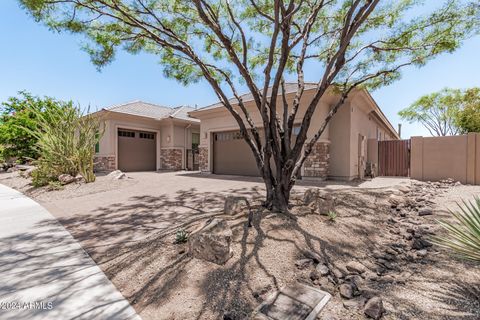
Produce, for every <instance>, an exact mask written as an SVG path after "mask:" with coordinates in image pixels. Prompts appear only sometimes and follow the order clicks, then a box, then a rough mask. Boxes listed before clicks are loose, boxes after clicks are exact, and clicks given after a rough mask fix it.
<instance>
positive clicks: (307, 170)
mask: <svg viewBox="0 0 480 320" xmlns="http://www.w3.org/2000/svg"><path fill="white" fill-rule="evenodd" d="M328 146H329V143H328V142H317V143H315V145H314V146H313V149H312V152H311V153H310V155H309V156H308V157H307V159H306V160H305V162H304V164H303V168H304V173H303V176H304V177H312V178H320V179H326V178H327V176H328V165H329V159H330V153H329V147H328Z"/></svg>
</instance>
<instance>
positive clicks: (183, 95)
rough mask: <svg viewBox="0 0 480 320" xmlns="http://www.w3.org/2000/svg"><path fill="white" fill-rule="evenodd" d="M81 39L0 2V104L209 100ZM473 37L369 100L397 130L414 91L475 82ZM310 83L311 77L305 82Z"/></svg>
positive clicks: (205, 90)
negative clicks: (102, 55)
mask: <svg viewBox="0 0 480 320" xmlns="http://www.w3.org/2000/svg"><path fill="white" fill-rule="evenodd" d="M81 42H82V38H81V37H77V36H72V35H71V34H68V33H61V34H58V33H54V32H51V31H49V30H48V29H47V28H46V27H44V26H42V25H40V24H38V23H35V22H34V21H33V19H32V18H31V17H29V16H28V15H27V14H26V13H25V12H24V11H23V10H22V9H21V8H20V7H19V6H18V3H17V1H15V0H1V1H0V101H5V100H6V99H7V98H8V97H10V96H13V95H16V93H17V92H18V91H20V90H27V91H29V92H31V93H33V94H35V95H48V96H52V97H56V98H59V99H65V100H70V99H71V100H73V101H76V102H78V103H80V104H81V105H82V106H87V105H90V106H91V108H92V109H97V108H102V107H106V106H109V105H112V104H118V103H122V102H128V101H132V100H144V101H147V102H153V103H158V104H162V105H168V106H177V105H191V106H194V105H195V104H197V105H198V106H199V107H202V106H205V105H208V104H210V103H214V102H215V101H216V96H215V94H214V93H213V91H212V89H210V87H209V85H208V84H207V83H206V82H201V83H197V84H194V85H190V86H188V87H184V86H182V85H181V84H179V83H177V82H176V81H174V80H169V79H165V78H164V77H163V74H162V71H161V66H160V65H159V64H158V62H157V60H156V58H155V57H154V56H150V55H145V54H140V55H134V56H132V55H129V54H126V53H120V54H119V55H118V56H117V59H116V60H115V61H114V62H113V63H112V64H111V65H109V66H107V67H105V68H104V69H103V70H102V71H101V72H98V71H97V70H96V69H95V67H94V66H93V65H92V64H91V63H90V59H89V56H88V55H87V54H86V53H85V52H83V51H82V50H80V44H81ZM479 53H480V37H476V38H473V39H470V40H468V41H467V42H466V43H465V44H464V46H463V47H462V48H461V49H460V50H458V51H456V52H455V53H453V54H445V55H442V56H440V57H438V58H437V59H436V60H434V61H432V62H430V63H429V64H428V65H427V66H425V67H423V68H421V69H417V68H410V69H406V70H404V72H403V77H402V79H401V80H400V81H397V82H396V83H394V84H392V85H390V86H388V87H384V88H382V89H380V90H377V91H375V92H373V93H372V95H373V97H374V98H375V100H376V101H377V103H378V104H379V106H380V107H381V108H382V110H383V111H384V113H385V114H386V115H387V117H388V119H389V120H390V121H391V123H392V124H393V125H394V127H397V124H398V123H399V122H401V121H400V119H399V118H398V116H397V112H398V111H399V110H400V109H402V108H404V107H406V106H408V105H409V104H410V103H412V102H413V101H415V100H416V99H417V98H418V97H420V96H421V95H424V94H427V93H430V92H433V91H437V90H440V89H442V88H444V87H452V88H467V87H473V86H480V76H479V75H480V60H479ZM309 80H313V79H309ZM402 130H403V133H402V136H403V137H410V136H413V135H424V136H427V135H428V132H427V131H426V130H425V129H423V128H422V127H421V126H420V125H418V124H408V123H403V129H402Z"/></svg>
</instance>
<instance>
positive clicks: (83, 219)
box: [0, 173, 480, 320]
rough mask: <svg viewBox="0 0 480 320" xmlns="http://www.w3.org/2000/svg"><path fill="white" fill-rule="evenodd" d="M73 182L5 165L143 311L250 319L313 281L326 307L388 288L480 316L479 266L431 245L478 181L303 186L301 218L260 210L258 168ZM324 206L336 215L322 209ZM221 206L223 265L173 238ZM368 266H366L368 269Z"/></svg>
mask: <svg viewBox="0 0 480 320" xmlns="http://www.w3.org/2000/svg"><path fill="white" fill-rule="evenodd" d="M127 176H128V179H124V180H118V181H112V180H110V179H108V178H107V177H99V178H98V180H97V182H95V183H93V184H88V185H85V184H79V185H72V186H70V185H69V186H67V187H66V188H65V189H64V190H60V191H51V192H46V191H45V190H33V189H31V188H30V187H29V186H28V180H25V179H23V178H20V177H18V176H15V174H0V183H2V184H6V185H9V186H12V187H14V188H16V189H19V190H21V191H22V192H24V193H26V194H28V195H29V196H31V197H33V198H34V199H37V200H38V201H40V202H41V203H42V204H43V205H45V206H46V207H47V208H48V209H49V210H50V211H52V213H53V214H54V215H56V216H57V218H58V219H59V221H60V222H61V223H62V224H63V225H64V226H65V227H66V228H67V229H68V230H69V231H70V232H71V233H72V235H73V236H74V237H75V238H76V239H77V240H78V241H80V243H81V244H82V246H83V247H84V248H85V250H86V251H87V252H88V253H89V254H90V256H92V258H93V259H94V260H95V262H96V263H97V264H98V265H99V266H100V267H101V268H102V270H103V271H104V272H105V273H106V274H107V276H108V277H109V278H110V279H111V280H112V282H113V283H114V284H115V285H116V286H117V288H118V289H119V290H120V291H121V292H122V294H123V295H124V296H125V297H126V298H127V299H128V300H129V301H130V302H131V304H132V305H133V306H134V307H135V309H136V310H137V312H139V314H140V315H141V317H142V318H143V319H147V320H149V319H152V320H153V319H222V318H223V319H245V318H247V317H248V315H249V314H250V313H251V311H252V310H253V309H254V308H255V307H256V306H257V305H258V304H259V303H261V302H262V301H263V300H264V299H266V297H267V296H268V295H269V294H271V293H272V292H274V291H276V290H278V289H279V288H281V287H283V286H285V285H288V284H291V283H294V282H298V281H300V282H304V283H308V284H309V285H313V286H316V287H319V288H321V289H323V290H326V291H328V292H330V293H331V294H332V295H333V297H332V300H331V301H330V302H329V303H328V304H327V306H326V307H325V309H324V310H323V312H322V313H321V314H320V318H321V319H339V320H340V319H364V318H365V314H364V308H365V304H366V303H367V301H368V300H369V299H370V298H372V297H380V299H381V300H382V302H383V306H384V309H385V312H384V313H383V319H472V320H473V319H479V318H480V289H479V288H480V272H479V267H478V266H475V265H473V264H470V263H466V262H464V261H461V260H458V259H456V258H454V257H452V256H451V255H449V254H448V253H447V252H445V251H444V250H443V249H440V248H438V247H436V246H431V244H430V241H429V239H430V237H431V236H432V235H433V234H441V232H442V230H440V229H439V227H438V226H437V224H436V222H435V219H449V218H450V217H449V215H448V212H447V208H450V209H454V208H455V206H456V202H458V201H460V200H462V199H471V198H473V196H475V195H479V194H480V187H479V186H464V185H458V184H455V183H453V182H450V181H447V182H445V183H422V182H417V181H410V180H408V179H393V178H392V179H390V178H380V179H374V180H372V181H369V182H366V183H351V184H345V183H339V184H336V183H332V182H328V181H327V182H325V183H320V184H318V185H317V186H316V187H317V188H318V190H320V191H318V195H317V193H315V192H317V191H315V192H314V194H315V196H314V197H313V198H314V200H313V202H312V203H314V204H315V205H312V204H307V202H308V201H306V199H305V197H306V194H308V193H309V192H310V193H311V191H308V190H309V189H310V188H311V186H308V184H304V183H302V185H301V186H299V187H297V188H296V189H295V193H294V196H293V201H292V202H293V204H294V206H293V208H292V212H293V213H294V214H295V216H296V217H297V220H296V221H293V220H291V219H286V218H284V217H282V216H281V215H278V214H275V213H270V212H267V211H264V210H262V209H261V208H260V207H259V206H258V203H259V200H260V199H261V198H262V196H263V189H262V186H261V182H260V181H259V180H257V179H243V178H240V179H239V178H234V177H223V178H222V177H209V176H201V175H196V174H187V173H181V174H178V173H165V174H156V173H135V174H128V175H127ZM229 194H235V195H243V196H246V197H248V198H249V199H251V200H252V203H253V204H254V210H255V213H256V214H255V218H254V221H253V226H252V227H251V228H248V227H247V224H246V221H247V214H246V212H242V213H240V214H236V215H225V214H224V213H223V210H222V209H223V203H224V199H225V196H226V195H229ZM322 206H326V207H328V208H329V209H330V206H331V208H332V210H334V211H335V213H336V217H335V218H332V217H331V216H330V217H329V216H328V215H325V213H326V210H325V208H326V207H325V208H323V207H322ZM212 217H220V218H224V219H226V220H227V221H228V224H229V226H230V228H231V229H232V231H233V243H232V247H233V256H232V258H230V260H228V261H227V263H226V264H225V265H223V266H219V265H215V264H213V263H210V262H206V261H202V260H198V259H193V258H191V257H190V256H189V255H188V254H187V253H186V250H185V245H176V244H174V239H175V232H176V231H177V230H178V229H179V228H184V229H186V230H187V231H192V230H194V229H195V228H197V227H198V225H199V224H201V223H202V222H204V221H205V220H207V219H209V218H212ZM359 269H361V270H359Z"/></svg>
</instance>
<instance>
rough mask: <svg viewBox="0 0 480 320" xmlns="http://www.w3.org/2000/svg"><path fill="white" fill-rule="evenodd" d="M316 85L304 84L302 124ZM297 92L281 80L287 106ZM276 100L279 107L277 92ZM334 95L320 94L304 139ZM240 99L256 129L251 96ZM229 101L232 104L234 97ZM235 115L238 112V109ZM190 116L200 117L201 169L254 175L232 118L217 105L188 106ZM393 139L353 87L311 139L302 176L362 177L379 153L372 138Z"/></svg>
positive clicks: (257, 118) (249, 154)
mask: <svg viewBox="0 0 480 320" xmlns="http://www.w3.org/2000/svg"><path fill="white" fill-rule="evenodd" d="M315 88H316V84H312V83H309V84H307V85H306V88H305V92H304V94H303V97H302V99H301V101H300V108H299V111H298V114H297V119H296V123H297V124H300V123H301V119H302V118H303V115H304V113H305V110H306V108H307V103H308V102H309V101H311V97H312V95H313V94H314V91H315ZM296 90H297V85H296V84H295V83H290V84H286V92H287V94H286V97H287V101H288V102H289V105H290V106H291V105H292V101H293V98H294V96H295V92H296ZM278 99H279V106H280V105H282V104H281V96H279V97H278ZM338 99H339V97H338V95H336V94H335V93H333V91H330V90H329V91H328V92H327V94H325V95H324V97H322V99H321V100H320V101H319V105H318V107H317V109H316V111H315V114H314V116H313V119H312V123H311V127H310V130H309V131H308V137H312V136H313V135H314V134H315V131H317V130H318V128H319V127H320V126H321V124H322V123H323V121H324V119H325V117H326V115H327V113H328V112H329V110H330V108H331V106H332V105H334V104H335V103H336V102H337V101H338ZM242 100H243V101H244V103H245V106H246V108H247V110H248V111H249V114H250V116H251V118H252V119H253V121H254V123H255V124H258V128H259V129H260V131H261V127H262V121H261V117H260V114H259V112H258V110H257V108H256V106H255V104H254V102H253V97H252V96H251V94H245V95H243V96H242ZM231 101H232V103H235V102H236V100H235V99H232V100H231ZM237 108H238V106H237ZM239 113H240V114H242V112H241V111H239ZM189 115H190V116H191V117H194V118H197V119H199V120H200V145H199V153H200V155H199V159H200V160H199V161H200V164H199V166H200V170H201V171H204V172H210V173H215V174H231V175H247V176H256V175H259V172H258V169H257V167H256V164H255V160H254V157H253V154H252V152H251V150H250V148H249V147H248V145H247V144H246V142H245V141H244V140H243V139H242V138H241V136H240V134H239V127H238V125H237V122H236V121H235V119H234V118H233V116H232V115H231V114H230V113H229V111H228V110H227V109H226V108H225V107H223V106H222V104H221V103H217V104H213V105H210V106H207V107H204V108H201V109H198V110H193V111H191V112H189ZM294 131H295V130H294ZM395 139H399V135H398V133H397V132H396V131H395V129H394V128H393V126H392V125H391V123H390V122H389V121H388V119H387V118H386V117H385V115H384V114H383V112H382V111H381V110H380V108H379V107H378V105H377V104H376V102H375V101H374V100H373V98H372V96H371V95H370V94H369V92H368V91H367V90H364V89H358V90H355V91H353V92H352V93H351V94H350V97H349V98H348V100H346V102H345V103H344V105H342V106H341V107H340V109H339V110H338V112H337V114H336V115H335V116H334V117H333V118H332V121H331V122H330V124H329V125H328V127H327V129H326V130H325V132H324V133H323V135H322V136H321V137H320V139H319V140H318V142H317V143H316V146H315V148H314V150H313V152H312V154H311V155H310V157H309V158H308V159H307V160H306V161H305V164H304V166H303V168H302V170H301V175H302V177H303V178H320V179H326V178H331V179H342V180H351V179H355V178H363V176H364V174H365V169H366V167H367V163H368V162H369V161H371V162H373V163H374V162H376V159H375V158H376V156H377V154H378V151H377V144H376V141H378V140H395ZM307 141H308V140H307Z"/></svg>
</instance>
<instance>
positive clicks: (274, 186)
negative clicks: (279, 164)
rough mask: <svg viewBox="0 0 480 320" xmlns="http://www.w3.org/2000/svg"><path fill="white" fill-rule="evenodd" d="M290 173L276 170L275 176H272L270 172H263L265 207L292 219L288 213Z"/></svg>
mask: <svg viewBox="0 0 480 320" xmlns="http://www.w3.org/2000/svg"><path fill="white" fill-rule="evenodd" d="M290 175H291V174H290ZM290 175H289V173H285V172H281V173H280V172H277V174H276V177H273V176H272V174H271V173H267V174H265V176H264V181H265V189H266V198H265V207H266V208H267V209H269V210H270V211H273V212H278V213H282V214H284V215H287V216H288V217H289V218H292V219H294V217H293V216H292V215H291V213H290V206H289V202H290V191H291V184H290Z"/></svg>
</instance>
